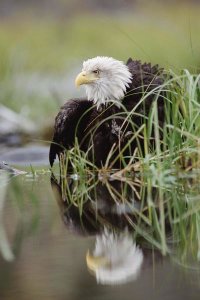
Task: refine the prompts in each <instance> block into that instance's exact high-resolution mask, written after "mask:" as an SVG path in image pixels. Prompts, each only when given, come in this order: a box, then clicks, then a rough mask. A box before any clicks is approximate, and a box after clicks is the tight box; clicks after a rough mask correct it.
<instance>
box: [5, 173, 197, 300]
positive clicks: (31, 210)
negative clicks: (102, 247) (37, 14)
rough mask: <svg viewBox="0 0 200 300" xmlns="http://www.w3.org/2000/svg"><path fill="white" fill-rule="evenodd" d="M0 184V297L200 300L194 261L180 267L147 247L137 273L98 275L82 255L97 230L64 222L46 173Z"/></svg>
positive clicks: (26, 299) (92, 243) (91, 244)
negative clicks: (111, 280)
mask: <svg viewBox="0 0 200 300" xmlns="http://www.w3.org/2000/svg"><path fill="white" fill-rule="evenodd" d="M0 186H1V190H0V193H1V194H0V200H1V204H0V208H1V211H0V299H1V300H7V299H9V300H12V299H15V300H18V299H20V300H29V299H30V300H31V299H48V300H50V299H56V300H64V299H70V300H72V299H176V300H177V299H200V298H199V297H200V296H199V292H200V271H199V265H198V264H194V265H193V266H190V268H188V267H184V266H182V265H180V264H178V263H177V262H176V261H175V260H174V259H172V258H170V257H163V256H162V255H161V254H160V253H159V252H157V251H151V250H150V249H147V248H146V249H141V247H140V248H139V250H141V251H142V253H143V254H142V255H143V260H142V263H141V266H140V267H139V270H138V271H137V272H136V273H137V275H134V276H132V277H131V278H129V279H128V280H124V281H123V280H122V281H120V280H119V281H116V282H115V284H113V283H109V282H105V280H104V283H103V282H102V280H101V278H97V277H96V276H95V275H94V272H92V271H91V270H89V269H88V267H87V264H86V254H87V252H88V249H90V252H92V249H94V248H95V242H96V239H97V237H98V236H99V234H97V231H96V234H95V230H92V229H91V228H90V229H89V227H88V226H87V230H81V226H80V223H79V224H78V227H77V226H76V224H75V223H74V220H75V219H76V217H75V218H72V215H73V214H72V215H71V217H69V215H68V220H67V221H66V220H64V221H65V224H64V222H63V216H66V211H65V206H64V205H63V206H62V204H61V202H59V201H60V200H61V199H59V195H58V197H56V195H55V194H56V193H55V188H54V186H53V190H52V182H51V179H50V174H49V173H46V174H44V175H43V174H42V171H40V172H38V174H37V175H36V176H32V175H31V174H30V173H29V174H27V175H20V176H13V177H10V176H9V177H8V176H7V175H6V176H1V184H0ZM73 216H74V215H73ZM77 220H78V218H77ZM122 227H123V226H122ZM122 233H123V231H122ZM124 234H125V233H123V235H124ZM120 243H121V242H120ZM120 247H121V246H119V248H120ZM119 252H120V249H119ZM124 274H125V273H124ZM113 276H114V275H113ZM125 277H126V274H125Z"/></svg>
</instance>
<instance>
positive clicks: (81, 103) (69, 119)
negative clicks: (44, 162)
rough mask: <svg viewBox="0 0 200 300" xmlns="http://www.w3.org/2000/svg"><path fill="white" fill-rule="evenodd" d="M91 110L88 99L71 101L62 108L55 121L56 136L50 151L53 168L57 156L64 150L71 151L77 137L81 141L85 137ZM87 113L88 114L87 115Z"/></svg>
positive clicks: (90, 103)
mask: <svg viewBox="0 0 200 300" xmlns="http://www.w3.org/2000/svg"><path fill="white" fill-rule="evenodd" d="M90 108H92V102H90V101H88V100H86V99H71V100H68V101H67V102H66V103H65V104H64V105H63V106H62V107H61V109H60V111H59V113H58V115H57V116H56V119H55V125H54V134H53V139H52V142H51V146H50V151H49V162H50V165H51V166H52V165H53V163H54V160H55V158H56V155H59V154H60V153H61V152H62V151H63V149H64V148H66V149H69V148H70V147H72V146H73V145H74V141H75V136H77V138H78V140H79V141H80V139H81V138H83V137H84V130H85V128H86V127H87V123H88V118H89V117H88V115H89V114H90V113H89V111H90ZM87 111H88V113H86V112H87Z"/></svg>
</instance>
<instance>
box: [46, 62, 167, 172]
mask: <svg viewBox="0 0 200 300" xmlns="http://www.w3.org/2000/svg"><path fill="white" fill-rule="evenodd" d="M127 66H128V67H129V70H130V72H131V73H132V76H133V78H132V83H131V84H130V86H129V88H128V89H127V93H126V95H125V97H124V99H123V101H122V104H123V105H124V107H125V109H126V110H127V111H131V110H132V109H133V108H134V107H135V106H136V105H137V108H136V109H135V111H134V115H133V116H132V119H133V121H134V123H135V124H136V127H137V126H138V127H139V126H141V124H142V123H143V122H144V118H143V117H141V115H145V116H148V114H149V112H150V109H151V106H152V103H153V101H154V99H156V98H157V101H158V102H157V103H158V118H159V122H160V124H161V125H162V123H163V122H164V99H163V96H162V93H160V91H159V88H160V86H161V85H162V84H163V83H164V81H165V80H166V76H165V75H164V72H163V69H161V68H159V67H158V65H155V66H151V64H149V63H148V64H147V63H144V64H142V63H141V62H140V61H135V60H132V59H131V58H129V59H128V61H127ZM152 91H155V93H152ZM149 92H151V93H150V94H148V93H149ZM144 95H147V97H146V98H145V100H144V101H142V102H141V103H140V104H139V105H138V103H139V102H140V100H141V98H142V96H144ZM116 114H117V116H116ZM111 115H113V119H112V118H110V116H111ZM108 117H109V119H108V120H106V119H107V118H108ZM122 117H123V110H122V109H119V108H118V107H117V106H113V105H112V106H110V107H107V108H105V109H103V110H102V111H101V112H99V111H97V110H96V107H95V106H94V105H93V103H92V101H88V100H87V99H71V100H68V101H67V102H66V103H65V104H64V105H63V106H62V107H61V109H60V111H59V113H58V115H57V116H56V119H55V126H54V135H53V139H52V144H51V146H50V152H49V161H50V165H51V166H52V165H53V163H54V160H55V158H56V155H58V156H59V155H60V153H61V152H62V151H63V149H64V148H66V149H70V148H71V147H73V146H74V142H75V136H76V137H77V139H78V142H79V145H80V148H81V150H83V151H87V150H88V147H89V146H90V145H91V143H92V144H93V153H91V159H93V158H94V160H95V161H94V162H95V163H96V164H97V165H98V166H101V165H102V164H104V163H105V161H106V158H107V155H108V153H109V151H110V149H111V148H112V146H113V144H114V143H115V144H116V145H118V144H119V142H120V143H121V144H122V145H121V146H122V147H123V144H125V143H126V142H127V141H126V134H125V133H126V132H124V131H123V138H121V137H120V132H119V128H120V126H121V125H122V123H123V119H122ZM124 117H126V116H125V115H124ZM104 120H106V121H104ZM125 130H126V131H127V132H129V131H130V130H132V128H130V126H129V125H128V126H126V129H125ZM129 138H130V137H129ZM120 139H121V140H120ZM136 146H137V145H136V142H132V144H131V151H134V148H135V147H136ZM115 154H117V151H116V152H115ZM130 154H131V153H129V155H130Z"/></svg>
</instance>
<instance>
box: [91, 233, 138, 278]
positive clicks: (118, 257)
mask: <svg viewBox="0 0 200 300" xmlns="http://www.w3.org/2000/svg"><path fill="white" fill-rule="evenodd" d="M86 261H87V265H88V268H89V269H90V270H92V271H93V272H94V273H95V275H96V279H97V282H99V283H102V284H120V283H125V282H127V281H130V280H134V279H135V278H136V277H137V275H138V274H139V271H140V269H141V265H142V262H143V253H142V250H140V249H139V248H138V247H137V246H136V244H135V243H134V242H133V239H132V236H131V235H130V234H129V233H128V232H127V231H125V232H123V233H120V234H114V233H113V232H111V233H110V232H108V231H107V230H105V231H104V233H103V234H102V235H101V236H97V238H96V245H95V249H94V252H93V255H90V254H89V252H88V253H87V256H86Z"/></svg>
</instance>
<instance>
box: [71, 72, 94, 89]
mask: <svg viewBox="0 0 200 300" xmlns="http://www.w3.org/2000/svg"><path fill="white" fill-rule="evenodd" d="M95 80H97V78H96V77H95V74H92V73H91V74H86V73H85V72H84V71H83V72H81V73H79V74H78V76H77V77H76V80H75V84H76V86H77V87H79V86H80V85H82V84H87V83H91V82H94V81H95Z"/></svg>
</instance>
